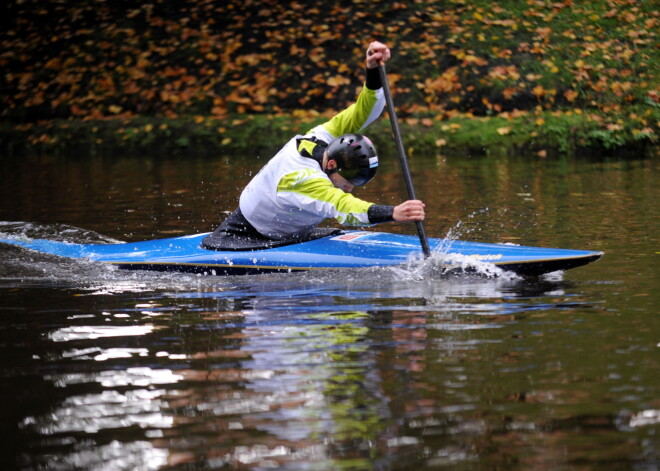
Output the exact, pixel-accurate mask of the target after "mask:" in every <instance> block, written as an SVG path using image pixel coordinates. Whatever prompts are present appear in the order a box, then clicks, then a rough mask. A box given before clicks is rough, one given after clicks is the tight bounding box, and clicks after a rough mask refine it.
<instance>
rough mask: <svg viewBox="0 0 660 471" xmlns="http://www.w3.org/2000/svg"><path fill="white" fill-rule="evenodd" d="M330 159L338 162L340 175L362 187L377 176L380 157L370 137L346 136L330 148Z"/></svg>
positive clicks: (334, 142)
mask: <svg viewBox="0 0 660 471" xmlns="http://www.w3.org/2000/svg"><path fill="white" fill-rule="evenodd" d="M328 159H332V160H334V161H335V162H337V169H338V171H339V175H341V176H342V177H344V178H345V179H346V180H348V181H349V182H351V183H352V184H353V185H355V186H362V185H365V184H366V183H368V182H369V180H371V179H372V178H373V177H374V175H376V169H377V168H378V155H377V154H376V148H375V147H374V145H373V144H372V143H371V141H370V140H369V138H368V137H366V136H363V135H361V134H344V135H343V136H339V137H338V138H336V139H335V140H333V141H332V142H331V143H330V145H329V146H328Z"/></svg>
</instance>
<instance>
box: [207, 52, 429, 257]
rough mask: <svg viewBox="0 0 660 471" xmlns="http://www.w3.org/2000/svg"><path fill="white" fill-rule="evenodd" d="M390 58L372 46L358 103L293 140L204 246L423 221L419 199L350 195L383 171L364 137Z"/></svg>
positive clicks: (377, 108) (378, 109)
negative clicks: (325, 228) (393, 202)
mask: <svg viewBox="0 0 660 471" xmlns="http://www.w3.org/2000/svg"><path fill="white" fill-rule="evenodd" d="M389 58H390V50H389V48H388V47H387V46H386V45H385V44H382V43H380V42H377V41H374V42H372V43H371V44H369V46H368V48H367V52H366V69H367V70H366V83H365V86H364V87H363V88H362V90H361V91H360V93H359V96H358V97H357V100H356V102H355V103H354V104H352V105H351V106H349V107H348V108H347V109H345V110H344V111H342V112H340V113H339V114H337V115H335V116H334V117H333V118H331V119H330V120H329V121H327V122H325V123H323V124H321V125H319V126H316V127H315V128H313V129H312V130H310V131H309V132H308V133H307V134H305V135H298V136H295V137H293V138H292V139H291V140H290V141H289V142H288V143H287V144H286V145H285V146H284V147H283V148H282V149H281V150H280V151H279V152H278V153H277V154H276V155H275V156H274V157H273V158H272V159H271V160H270V161H269V162H268V163H267V164H266V165H265V166H264V167H263V168H262V169H261V171H260V172H259V173H258V174H257V175H256V176H255V177H254V178H253V179H252V181H250V183H248V185H247V186H246V187H245V189H244V190H243V192H242V194H241V196H240V200H239V207H238V209H236V211H234V212H233V213H232V214H231V215H230V216H229V217H228V218H227V219H226V220H225V221H224V222H223V223H222V224H221V225H220V227H218V229H216V231H215V232H214V233H213V234H211V235H210V236H208V237H207V238H206V239H205V240H204V241H203V243H202V245H203V246H206V247H207V248H222V247H221V246H222V245H223V242H222V241H226V240H228V239H229V240H231V239H237V238H238V239H241V238H243V239H250V240H259V239H265V240H273V241H286V240H301V239H305V238H306V237H307V236H308V234H310V232H311V231H312V230H313V229H314V228H315V227H316V226H317V225H318V224H319V223H320V222H321V221H323V220H324V219H326V218H334V219H336V220H337V221H339V222H340V223H341V224H344V225H348V226H369V225H372V224H378V223H382V222H389V221H396V222H409V221H422V220H424V203H422V202H421V201H419V200H408V201H405V202H403V203H401V204H399V205H397V206H388V205H379V204H374V203H370V202H367V201H363V200H361V199H359V198H356V197H355V196H353V195H351V191H352V190H353V188H354V187H355V186H362V185H364V184H366V183H367V182H369V181H370V180H371V179H372V178H373V177H374V175H375V174H376V170H377V168H378V154H377V152H376V149H375V147H374V145H373V144H372V142H371V141H370V140H369V138H367V137H366V136H363V135H362V134H360V132H362V130H363V129H364V128H366V127H367V126H368V125H369V124H370V123H372V122H374V121H375V120H376V119H377V118H378V117H379V116H380V114H381V113H382V111H383V108H384V106H385V97H384V93H383V88H382V84H381V80H380V75H379V72H378V65H379V62H380V61H383V62H387V61H388V60H389ZM219 244H220V246H219Z"/></svg>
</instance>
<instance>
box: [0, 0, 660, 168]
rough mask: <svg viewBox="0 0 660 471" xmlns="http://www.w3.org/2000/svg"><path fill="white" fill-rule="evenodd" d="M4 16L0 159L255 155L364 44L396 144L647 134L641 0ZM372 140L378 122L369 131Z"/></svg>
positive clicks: (87, 9)
mask: <svg viewBox="0 0 660 471" xmlns="http://www.w3.org/2000/svg"><path fill="white" fill-rule="evenodd" d="M7 9H8V15H6V16H7V20H5V23H6V25H5V26H6V27H5V28H1V29H0V30H1V31H0V49H1V50H2V51H4V52H3V53H2V54H1V55H0V65H1V66H2V68H3V74H0V90H2V93H0V121H1V123H0V128H1V129H0V152H2V153H4V154H7V153H11V154H23V153H35V152H37V153H56V154H60V153H61V154H71V153H76V152H77V151H78V150H80V151H83V153H84V152H88V153H91V154H98V153H111V152H115V151H119V152H122V153H127V152H134V153H140V154H142V153H145V152H147V153H153V154H163V153H164V154H177V155H178V154H190V153H209V154H216V153H218V152H229V153H235V152H240V153H247V154H251V153H254V152H272V151H273V150H274V147H275V148H276V147H277V146H278V145H279V144H280V143H281V142H282V140H284V139H286V138H287V137H288V136H290V135H291V133H292V131H298V130H301V129H302V130H304V129H306V128H307V127H308V126H309V123H312V122H314V120H315V118H317V117H318V118H319V119H321V118H320V117H319V115H314V114H313V113H310V112H309V110H334V111H337V110H341V109H344V108H345V107H346V106H348V105H349V104H350V103H352V101H353V100H354V99H355V96H356V89H357V88H358V87H360V86H361V84H362V83H363V81H364V70H363V67H362V62H363V56H364V51H365V48H366V46H367V45H368V43H369V41H372V40H380V41H383V42H385V43H387V44H388V45H389V46H390V47H391V48H392V53H393V54H392V59H391V61H390V62H389V63H388V73H389V78H390V84H391V87H392V91H393V93H394V95H395V100H396V104H397V109H398V115H399V117H400V118H402V119H403V123H402V124H403V130H404V132H405V135H406V137H407V138H408V142H407V145H408V146H409V147H412V148H414V149H422V148H424V149H425V150H427V149H429V150H431V151H433V152H436V151H437V152H442V153H449V152H454V151H460V152H465V151H466V150H468V151H469V150H471V149H476V150H479V151H482V152H494V151H498V152H499V151H501V149H509V148H510V147H511V146H514V147H516V148H519V147H523V148H525V149H530V150H531V151H533V152H535V153H541V155H543V153H544V152H546V153H549V152H553V151H557V152H565V153H570V152H574V151H575V149H581V148H592V149H596V150H598V149H613V148H621V147H627V148H637V147H639V146H647V145H653V144H654V143H657V142H658V139H659V136H660V132H659V125H658V122H659V121H660V116H659V113H660V111H659V107H660V89H659V88H658V83H659V77H660V76H659V74H658V71H659V69H658V65H657V64H658V63H660V49H658V47H657V44H658V31H659V29H658V25H660V12H658V11H657V9H656V8H654V5H653V4H652V2H630V1H628V0H594V1H591V2H577V1H570V0H566V1H558V2H555V1H552V2H546V1H543V0H539V1H533V2H531V1H529V2H499V3H498V2H496V3H495V4H493V2H491V1H489V0H473V1H471V2H465V1H463V0H449V1H438V0H420V1H416V2H408V3H405V2H385V1H380V0H374V1H372V2H370V4H369V8H368V9H365V8H364V6H363V5H362V4H360V3H359V2H357V3H353V4H350V5H341V6H340V5H339V4H337V5H333V6H330V5H327V6H325V7H323V8H319V6H318V5H317V4H316V3H314V2H306V1H296V2H283V3H272V2H260V1H257V2H238V1H234V0H228V1H227V2H220V3H217V2H208V1H206V0H184V1H182V2H175V3H174V4H173V3H171V2H166V1H161V0H158V1H155V2H149V3H145V4H139V5H125V4H123V3H116V2H109V1H107V0H98V1H97V2H95V3H94V4H93V5H91V4H90V5H87V4H80V2H73V1H71V0H63V1H61V2H42V3H40V5H39V8H34V5H33V4H32V3H30V2H22V1H18V0H13V1H10V2H8V5H7ZM299 110H306V111H305V112H301V111H299ZM387 129H388V124H387V121H386V120H382V121H381V122H380V123H379V124H378V126H377V127H376V128H375V129H374V130H371V129H370V134H372V135H385V133H387ZM260 141H262V142H260ZM389 141H390V139H384V140H383V142H384V143H385V142H389ZM244 142H245V143H248V144H247V145H243V144H242V143H244ZM384 143H383V145H384Z"/></svg>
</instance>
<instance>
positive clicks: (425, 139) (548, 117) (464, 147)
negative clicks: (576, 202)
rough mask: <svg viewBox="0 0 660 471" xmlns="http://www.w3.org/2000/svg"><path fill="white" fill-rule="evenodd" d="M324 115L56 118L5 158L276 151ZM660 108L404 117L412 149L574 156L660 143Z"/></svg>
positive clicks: (26, 131)
mask: <svg viewBox="0 0 660 471" xmlns="http://www.w3.org/2000/svg"><path fill="white" fill-rule="evenodd" d="M324 119H326V118H324V117H320V116H318V115H317V116H314V115H304V116H302V115H294V116H281V115H280V116H266V115H237V116H236V117H235V118H233V119H218V118H212V117H205V116H196V117H189V118H185V117H179V118H151V117H136V118H129V119H103V120H90V121H80V120H51V121H42V122H38V123H28V124H18V125H17V124H12V123H2V124H0V152H2V153H3V155H27V154H50V155H99V154H105V155H114V154H124V155H126V154H129V155H163V156H173V155H183V156H185V155H217V154H220V153H221V154H224V155H246V156H250V155H271V154H273V153H274V152H275V151H276V150H277V149H278V148H279V147H280V146H281V145H282V144H283V143H284V142H285V141H286V140H288V139H289V138H290V137H291V136H292V135H294V134H296V133H299V132H305V131H306V130H307V129H309V128H311V127H312V126H314V125H315V124H317V123H320V122H322V121H323V120H324ZM659 127H660V106H657V105H655V106H648V107H643V108H640V109H628V110H627V113H626V114H622V113H620V112H616V113H614V112H612V113H610V114H605V113H600V114H595V113H585V112H583V111H581V110H579V109H576V110H567V111H542V110H537V111H534V112H529V113H526V112H514V113H501V114H498V115H496V116H472V115H470V114H462V115H455V116H454V117H452V118H450V119H443V120H438V119H437V117H432V116H429V117H424V116H420V117H409V118H406V119H404V120H402V122H401V129H402V133H403V136H404V143H405V145H406V147H407V149H408V152H409V153H415V152H423V153H436V154H448V155H449V154H455V153H474V152H476V153H497V154H502V153H505V154H506V153H513V152H520V151H524V152H528V153H530V154H531V155H534V154H536V155H538V156H541V157H543V156H545V155H548V154H554V153H558V152H559V153H563V154H567V155H571V154H574V153H576V152H578V151H580V152H582V151H585V149H590V151H592V152H593V151H601V150H606V151H616V150H617V149H622V148H628V149H629V150H630V149H632V150H639V149H642V148H645V147H650V146H655V145H657V144H658V136H659V135H660V132H659ZM369 135H370V136H371V137H372V138H373V139H374V140H375V142H376V143H377V145H378V146H379V147H380V146H389V145H391V144H392V139H390V124H389V121H388V120H387V119H381V120H379V121H378V122H377V123H375V124H373V125H372V126H371V127H370V129H369Z"/></svg>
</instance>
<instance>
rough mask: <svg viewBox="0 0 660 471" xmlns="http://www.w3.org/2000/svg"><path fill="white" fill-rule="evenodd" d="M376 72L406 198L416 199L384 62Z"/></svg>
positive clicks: (421, 232) (419, 230)
mask: <svg viewBox="0 0 660 471" xmlns="http://www.w3.org/2000/svg"><path fill="white" fill-rule="evenodd" d="M378 72H379V73H380V81H381V82H382V84H383V91H384V92H385V102H386V103H387V112H388V113H389V115H390V124H391V125H392V133H393V134H394V141H395V142H396V148H397V151H398V153H399V161H400V162H401V170H402V171H403V179H404V180H405V182H406V188H407V189H408V198H409V199H411V200H416V199H417V197H416V196H415V187H414V186H413V182H412V176H411V175H410V168H409V167H408V158H407V157H406V150H405V148H404V147H403V139H401V131H400V130H399V122H398V121H397V119H396V111H394V100H393V99H392V92H391V91H390V84H389V82H388V80H387V72H386V71H385V64H382V63H381V64H380V65H379V66H378ZM415 225H416V226H417V234H419V242H420V243H421V244H422V250H423V251H424V256H425V257H428V256H430V255H431V249H430V248H429V242H428V240H427V239H426V231H425V230H424V224H423V223H422V221H415Z"/></svg>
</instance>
